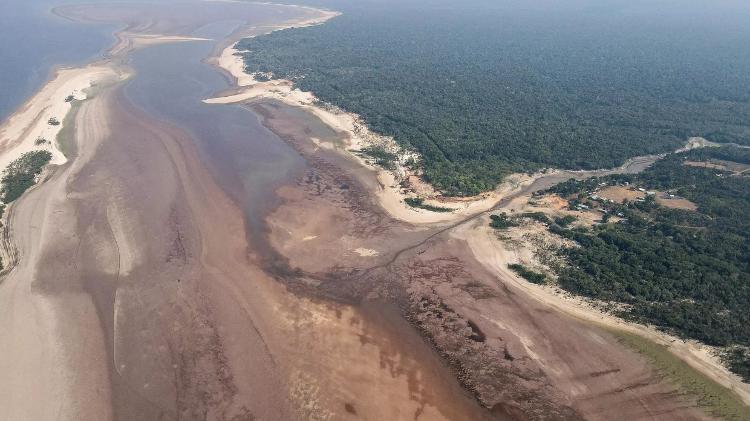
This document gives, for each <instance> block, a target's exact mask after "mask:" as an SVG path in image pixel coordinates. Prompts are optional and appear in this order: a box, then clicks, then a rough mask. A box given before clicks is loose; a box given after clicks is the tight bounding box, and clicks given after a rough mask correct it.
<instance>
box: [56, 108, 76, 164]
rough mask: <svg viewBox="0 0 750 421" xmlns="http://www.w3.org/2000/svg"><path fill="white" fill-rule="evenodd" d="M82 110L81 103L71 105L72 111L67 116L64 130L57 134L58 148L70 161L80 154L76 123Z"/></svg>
mask: <svg viewBox="0 0 750 421" xmlns="http://www.w3.org/2000/svg"><path fill="white" fill-rule="evenodd" d="M80 108H81V101H72V102H71V103H70V111H68V114H67V115H66V116H65V120H64V121H63V127H62V129H60V132H58V133H57V147H58V148H59V149H60V152H62V153H63V155H65V157H66V158H68V159H71V158H73V157H75V155H76V153H77V152H78V151H77V150H76V149H77V148H76V139H75V121H76V115H77V114H78V110H79V109H80Z"/></svg>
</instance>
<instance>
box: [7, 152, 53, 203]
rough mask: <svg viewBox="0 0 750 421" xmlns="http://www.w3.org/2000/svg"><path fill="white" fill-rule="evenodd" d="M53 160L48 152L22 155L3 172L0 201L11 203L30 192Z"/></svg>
mask: <svg viewBox="0 0 750 421" xmlns="http://www.w3.org/2000/svg"><path fill="white" fill-rule="evenodd" d="M51 159H52V154H51V153H50V152H48V151H43V150H39V151H31V152H26V153H24V154H23V155H21V157H20V158H18V159H16V160H15V161H13V162H11V163H10V164H9V165H8V167H7V168H6V169H5V170H4V171H3V176H2V179H0V183H2V187H0V199H2V201H3V203H6V204H7V203H10V202H12V201H14V200H16V199H18V198H19V197H21V195H22V194H23V193H24V192H25V191H26V190H28V189H29V188H30V187H31V186H33V185H34V184H35V183H36V176H37V175H39V174H40V173H41V172H42V168H44V166H45V165H47V164H48V163H49V162H50V160H51Z"/></svg>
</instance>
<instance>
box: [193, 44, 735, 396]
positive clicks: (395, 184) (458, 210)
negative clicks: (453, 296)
mask: <svg viewBox="0 0 750 421" xmlns="http://www.w3.org/2000/svg"><path fill="white" fill-rule="evenodd" d="M239 54H240V52H239V51H237V50H236V48H235V45H231V46H229V47H227V48H226V49H224V50H223V51H222V52H221V54H220V55H219V57H218V58H217V60H216V61H215V64H216V65H218V66H220V67H221V68H223V69H224V70H225V71H226V72H228V73H229V74H230V75H232V76H233V78H234V79H235V81H236V84H237V86H238V87H239V88H240V89H237V90H236V91H234V92H231V93H230V94H228V95H224V96H221V97H217V98H210V99H206V100H205V101H204V102H206V103H214V104H231V103H244V102H248V101H251V102H252V101H255V100H260V99H272V100H277V101H280V102H283V103H284V104H287V105H290V106H294V107H299V108H302V109H304V110H306V111H308V112H309V113H311V114H313V115H315V116H316V117H318V118H319V119H320V120H321V121H322V122H324V123H325V124H326V125H328V126H329V127H331V128H332V129H334V130H335V131H337V132H339V133H343V134H345V137H346V138H347V140H348V145H347V146H346V148H345V152H346V153H347V154H348V155H349V157H350V158H352V159H353V160H356V161H357V162H359V163H360V164H361V165H362V166H364V167H367V168H369V169H371V170H373V171H375V172H376V174H377V178H378V181H379V184H380V188H379V189H378V190H377V191H376V192H374V193H375V195H376V197H377V199H378V203H379V204H380V206H381V207H382V208H383V209H384V210H386V212H387V213H388V215H389V216H390V217H393V218H395V219H397V220H400V221H404V222H408V223H411V224H435V223H448V222H453V221H461V220H463V219H466V218H468V217H471V216H472V215H477V214H480V213H482V212H486V211H488V210H491V209H493V208H495V207H496V206H497V205H498V203H499V202H500V201H501V200H502V199H503V198H505V197H509V196H511V195H519V194H521V193H524V191H530V190H531V189H530V187H531V186H538V187H536V189H541V188H545V187H548V186H551V185H553V184H555V183H557V182H559V181H564V180H565V179H567V178H571V177H574V178H586V177H590V176H602V175H607V174H614V173H631V172H638V171H641V170H642V169H644V168H646V167H647V166H649V165H650V164H652V163H653V162H654V161H656V160H657V159H659V158H660V157H659V156H647V157H638V158H634V159H632V160H629V161H628V162H626V163H625V164H624V165H623V166H621V167H619V168H614V169H603V170H598V171H558V170H554V171H545V172H543V173H537V174H533V175H515V176H513V177H511V178H510V179H509V180H508V181H507V182H505V183H503V184H501V185H500V186H499V187H498V189H496V190H495V191H493V192H490V193H487V194H484V195H482V196H481V197H478V198H469V199H466V200H463V201H452V202H450V201H449V202H446V201H427V203H430V204H434V205H436V206H444V207H450V208H453V209H455V210H454V211H453V212H450V213H436V212H428V211H423V210H418V209H415V208H412V207H409V206H407V205H405V203H404V198H406V197H409V195H406V194H404V192H403V191H402V189H401V188H400V186H399V182H400V180H402V179H403V178H405V177H409V174H405V173H404V172H403V171H402V172H401V173H398V172H396V173H395V174H394V173H393V172H389V171H384V170H382V169H380V168H376V167H374V166H373V165H372V164H371V163H369V162H368V161H367V160H366V159H363V158H362V157H361V156H360V155H359V154H357V153H356V151H358V150H360V149H362V148H363V147H364V146H367V145H372V144H387V145H391V144H393V140H392V139H384V138H382V137H380V136H377V135H376V134H374V133H372V132H370V131H369V130H368V129H367V127H366V126H365V125H364V124H363V123H362V122H361V120H360V119H359V118H358V117H357V116H356V115H353V114H351V113H346V112H343V111H342V110H339V109H336V108H334V107H325V106H320V105H319V103H318V101H317V100H316V98H315V96H314V95H313V94H312V93H310V92H303V91H301V90H299V89H296V88H294V86H293V83H292V82H290V81H286V80H272V81H268V82H259V81H257V80H255V79H254V78H253V76H252V75H250V74H248V73H246V72H245V71H244V63H243V61H242V58H241V56H240V55H239ZM313 140H314V139H313ZM320 146H321V147H330V146H326V145H324V144H321V145H320ZM705 146H709V145H707V144H706V142H702V141H701V140H700V139H697V138H691V139H689V141H688V142H687V144H686V146H685V147H683V148H680V149H679V150H678V152H679V151H682V150H688V149H691V148H695V147H705ZM428 188H429V186H428V187H427V189H426V195H427V196H428V197H429V196H436V195H435V194H434V191H430V190H429V189H428ZM423 189H424V187H423ZM468 225H469V224H467V225H463V226H459V227H458V228H457V229H456V231H455V235H457V236H458V237H459V238H462V239H463V240H465V241H467V243H468V244H469V246H470V249H471V252H472V254H473V255H474V256H475V257H476V258H477V259H478V260H479V261H480V262H481V263H482V264H483V265H484V266H485V267H486V268H487V269H489V270H490V271H491V272H492V273H495V274H496V275H497V276H498V277H500V278H502V279H503V280H504V281H506V282H510V283H512V284H513V285H514V287H517V288H518V289H520V290H522V291H523V292H524V293H526V294H528V295H529V297H531V298H533V299H535V300H537V301H539V302H540V303H544V304H545V305H548V306H550V307H552V308H554V309H555V310H558V311H560V312H561V313H563V314H566V315H570V316H572V317H574V318H575V319H578V320H582V321H585V322H587V323H594V324H595V325H598V326H603V327H606V328H609V329H619V330H624V331H627V332H632V333H635V334H638V335H639V336H641V337H643V338H646V339H648V340H651V341H654V342H656V343H658V344H662V345H666V346H668V347H669V349H670V351H671V352H672V353H673V354H674V355H675V356H677V357H678V358H680V359H682V360H683V361H685V362H687V363H688V364H689V365H690V366H691V367H693V368H694V369H696V370H698V371H699V372H701V373H703V374H704V375H706V376H707V377H709V378H710V379H712V380H714V381H716V382H717V383H719V384H721V385H723V386H725V387H727V388H729V389H731V390H734V391H735V392H736V393H737V394H738V395H739V396H740V397H741V399H742V400H743V401H745V402H746V403H748V404H750V388H748V385H747V384H745V383H743V382H742V381H741V380H740V379H739V378H738V377H737V376H735V375H733V374H731V373H729V372H728V371H727V370H726V368H724V367H723V365H722V364H721V362H720V361H719V359H718V358H717V357H716V356H715V355H714V354H713V353H712V352H711V349H710V348H709V347H706V346H704V345H702V344H699V343H697V342H694V341H682V340H679V339H677V338H674V337H672V336H669V335H666V334H664V333H661V332H658V331H657V330H655V329H653V328H649V327H646V326H641V325H636V324H633V323H628V322H625V321H623V320H621V319H619V318H616V317H613V316H610V315H606V314H604V313H602V312H601V311H599V310H598V309H596V308H594V307H593V306H591V305H588V304H587V303H585V302H584V301H583V300H579V299H575V298H572V297H563V296H561V295H560V294H558V293H555V292H553V291H552V290H551V289H545V288H543V287H539V286H536V285H532V284H529V283H528V282H525V281H523V280H520V279H519V278H518V276H517V275H515V274H514V273H512V272H510V271H509V270H508V269H507V264H508V263H512V262H513V257H511V256H509V255H508V254H507V253H505V252H503V251H502V250H501V248H502V247H501V244H500V243H499V242H498V241H497V240H496V239H495V238H491V237H492V233H491V232H489V230H488V229H487V228H486V227H482V228H477V229H472V230H468V231H467V228H466V227H467V226H468ZM485 225H486V224H485ZM316 234H318V233H316ZM316 238H318V237H317V235H309V236H307V237H305V239H306V241H312V240H315V239H316ZM356 250H359V251H362V253H359V252H358V253H359V254H360V256H362V257H364V256H368V257H369V256H373V255H375V254H374V253H372V252H371V251H372V249H369V248H360V249H356ZM356 250H355V251H356ZM364 251H367V252H364Z"/></svg>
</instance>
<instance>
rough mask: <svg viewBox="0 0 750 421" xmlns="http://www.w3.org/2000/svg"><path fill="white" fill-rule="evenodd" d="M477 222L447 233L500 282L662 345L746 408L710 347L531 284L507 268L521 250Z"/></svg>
mask: <svg viewBox="0 0 750 421" xmlns="http://www.w3.org/2000/svg"><path fill="white" fill-rule="evenodd" d="M481 221H482V222H483V223H482V224H481V225H480V226H477V225H476V224H474V225H471V226H461V227H457V229H456V230H454V231H453V232H452V233H451V235H453V236H454V237H456V238H458V239H461V240H463V241H465V242H466V244H467V246H468V247H469V248H470V249H471V253H472V255H473V256H474V258H475V259H476V260H477V261H478V262H479V263H480V264H481V265H482V266H484V267H485V269H487V270H488V271H490V273H492V274H493V275H494V276H496V277H497V278H499V279H500V280H501V282H506V283H509V284H511V285H513V286H514V287H516V288H518V289H519V290H521V291H524V292H525V293H526V294H527V295H528V296H529V297H531V298H532V299H534V300H536V301H538V302H540V303H543V304H545V305H548V306H550V307H552V308H554V309H555V310H558V311H560V312H561V313H563V314H566V315H568V316H571V317H573V318H575V319H577V320H581V321H584V322H587V323H591V324H593V325H595V326H599V327H602V328H604V329H608V330H612V331H615V332H624V333H630V334H634V335H636V336H638V337H640V338H642V339H643V340H646V341H650V342H653V343H655V344H657V345H660V346H664V347H666V349H667V350H668V351H669V353H670V354H671V355H672V356H673V357H674V358H676V359H678V360H680V361H682V362H684V363H686V364H687V365H688V366H690V367H691V368H692V369H693V370H695V371H696V372H698V373H700V374H701V375H703V376H705V377H706V378H707V379H708V380H710V381H713V382H715V383H717V384H718V385H720V386H722V387H724V388H726V389H728V390H729V391H731V392H733V393H735V394H736V395H737V397H738V398H739V399H740V400H741V401H742V402H743V403H744V404H745V405H747V406H748V407H750V385H748V384H747V383H744V382H743V381H742V380H741V379H740V378H739V376H737V375H736V374H733V373H731V372H730V371H729V370H728V369H727V368H726V367H725V366H724V365H723V364H722V362H721V360H720V359H719V358H718V356H717V355H716V354H715V352H714V351H715V349H714V348H713V347H711V346H709V345H706V344H703V343H701V342H698V341H696V340H691V339H682V338H679V337H677V336H674V335H671V334H669V333H667V332H664V331H660V330H658V329H657V328H656V327H654V326H650V325H644V324H640V323H636V322H630V321H627V320H625V319H622V318H619V317H617V316H614V315H612V314H610V313H607V312H605V311H603V310H601V309H600V308H598V307H597V306H596V304H597V303H596V302H594V301H590V300H587V299H585V298H583V297H579V296H576V295H574V294H571V293H568V292H565V291H563V290H561V289H560V288H559V287H556V286H552V285H547V286H542V285H535V284H532V283H531V282H529V281H526V280H525V279H523V278H522V277H521V276H520V275H518V274H516V273H515V272H513V271H512V270H510V269H508V268H507V264H509V263H517V262H518V261H519V260H524V259H523V257H522V256H523V255H524V251H525V249H524V250H508V249H506V248H505V247H504V244H503V243H502V242H500V240H498V239H497V238H495V237H494V236H495V233H494V232H493V231H492V229H491V228H490V227H489V221H485V220H484V219H482V220H481Z"/></svg>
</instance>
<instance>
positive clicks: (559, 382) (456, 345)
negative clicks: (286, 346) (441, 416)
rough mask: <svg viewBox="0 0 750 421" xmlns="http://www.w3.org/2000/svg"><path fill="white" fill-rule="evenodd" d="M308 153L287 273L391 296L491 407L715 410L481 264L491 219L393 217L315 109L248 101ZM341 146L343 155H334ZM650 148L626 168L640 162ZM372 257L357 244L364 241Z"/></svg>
mask: <svg viewBox="0 0 750 421" xmlns="http://www.w3.org/2000/svg"><path fill="white" fill-rule="evenodd" d="M249 106H250V107H252V108H253V109H254V110H256V112H258V113H259V114H261V115H262V116H263V122H264V124H265V125H266V126H267V127H269V128H270V129H271V130H273V131H274V132H275V133H277V134H278V135H279V136H281V137H282V138H283V139H285V140H286V141H287V142H289V143H290V144H292V145H294V146H295V148H297V150H298V151H300V152H301V153H302V154H303V155H304V156H305V157H306V159H307V160H308V162H310V163H311V167H312V168H311V170H310V171H309V174H308V175H307V176H306V177H305V178H304V179H303V180H301V181H300V183H299V184H298V186H296V187H285V188H283V189H282V190H281V191H280V194H281V195H282V197H283V198H284V199H285V203H284V204H283V205H282V206H280V207H279V208H278V209H277V210H276V211H275V212H274V213H272V214H271V215H270V216H269V218H268V220H269V226H270V241H271V244H273V245H274V247H275V248H276V250H277V251H278V252H279V253H280V254H282V255H283V256H285V257H286V258H287V259H288V260H287V261H286V263H287V264H288V265H289V270H288V273H290V274H295V275H296V277H297V279H298V281H299V282H302V283H304V284H305V285H306V286H308V287H309V288H310V289H312V290H316V291H317V292H319V293H321V294H325V295H326V296H337V294H338V296H339V297H340V298H342V299H346V300H352V301H359V302H365V303H366V302H368V301H369V300H372V299H377V300H382V299H387V300H391V301H393V302H396V303H398V304H399V306H400V309H401V314H402V316H403V317H405V318H406V319H407V320H409V321H410V322H411V324H412V325H413V326H415V327H416V328H417V329H419V330H420V331H421V332H422V333H423V335H424V336H425V337H426V338H427V339H428V340H429V341H430V342H431V343H432V345H433V346H434V348H435V349H436V350H437V351H438V352H439V353H440V354H441V355H442V356H443V357H444V359H445V360H446V361H447V362H448V363H449V365H450V366H451V367H452V369H453V370H454V373H455V375H456V376H457V378H458V379H459V380H460V381H461V382H462V384H463V385H464V386H465V387H466V388H467V389H468V390H470V391H472V393H473V394H474V395H475V397H476V398H477V399H478V401H479V402H481V403H482V404H483V405H484V406H485V407H486V408H488V409H489V410H490V412H491V414H493V415H498V416H500V415H502V416H506V417H511V418H515V419H581V418H584V419H607V418H611V417H612V416H613V415H616V416H617V417H626V418H628V419H652V418H653V417H655V416H658V417H660V418H661V419H708V418H710V416H708V415H706V414H704V413H703V412H702V410H701V409H700V408H699V407H698V403H697V401H696V398H695V397H691V396H685V395H683V394H681V393H680V392H679V390H678V389H677V388H676V386H675V385H672V384H670V383H669V381H668V380H666V379H663V378H662V377H661V376H660V375H659V374H658V373H657V372H656V371H654V369H653V368H652V367H651V366H650V365H649V363H648V361H647V360H646V359H645V358H644V357H643V356H641V355H639V354H637V353H636V352H633V351H631V350H629V349H627V348H625V347H624V346H623V345H622V344H621V343H620V342H618V340H617V339H616V338H615V337H614V336H612V335H611V334H609V333H608V332H607V331H605V330H603V329H601V328H599V327H597V326H595V325H592V324H589V323H587V322H585V321H582V320H579V319H576V318H573V317H570V316H568V315H567V314H566V313H564V312H560V311H558V310H557V309H556V308H555V307H553V306H550V305H547V304H545V303H543V302H540V301H538V300H536V299H535V298H534V297H532V296H528V295H527V294H526V292H525V291H524V290H521V289H518V288H516V286H515V284H514V283H513V282H511V281H510V280H509V279H504V278H502V277H500V278H498V277H496V276H495V275H494V274H493V273H491V272H488V270H487V268H485V266H483V265H482V264H480V262H478V261H477V260H476V259H475V257H474V255H473V251H472V250H471V249H470V248H469V246H468V244H467V243H466V241H465V240H464V239H463V238H462V236H461V235H469V234H460V235H458V237H456V234H455V233H457V232H458V233H461V232H464V233H466V232H467V230H469V228H471V227H473V226H475V225H477V224H485V223H486V221H484V217H483V216H481V215H478V216H476V217H474V218H469V219H468V220H465V221H461V222H459V223H456V224H453V225H448V226H445V225H441V224H436V225H422V226H413V225H410V224H407V223H404V222H400V221H397V220H394V219H392V218H389V217H388V214H387V213H386V212H384V211H383V210H382V209H381V208H380V207H379V206H378V202H377V200H375V199H374V198H373V197H372V196H371V195H368V192H369V191H371V189H372V188H373V186H376V184H375V183H376V182H374V181H373V180H374V176H373V174H372V172H371V170H368V169H366V168H364V167H361V166H359V165H357V163H356V162H355V163H353V162H352V160H351V159H350V158H349V157H348V156H347V154H346V153H344V152H343V151H342V150H341V148H340V147H338V146H337V145H338V144H339V143H340V142H341V139H340V137H339V136H340V134H336V133H334V135H329V136H328V137H325V136H324V135H323V133H322V132H321V130H320V128H319V127H318V125H319V124H321V122H320V121H317V120H316V119H315V118H314V117H312V116H309V115H307V116H306V117H303V116H300V115H299V114H295V113H294V112H290V111H289V110H287V109H286V108H285V107H286V106H285V105H280V104H278V103H274V102H268V101H266V100H263V101H254V102H252V103H250V105H249ZM339 152H341V153H339ZM650 160H651V158H648V159H644V160H636V161H634V162H633V163H632V165H631V166H630V167H626V168H624V169H625V170H636V171H637V170H638V169H639V166H643V165H647V164H648V162H652V161H650ZM570 176H576V177H586V176H587V174H583V173H567V174H564V175H562V174H559V173H558V174H554V175H552V176H550V177H546V178H541V179H539V180H537V181H536V182H534V183H532V184H531V185H529V186H528V187H526V188H525V189H523V190H522V191H520V192H518V193H516V194H513V195H511V196H508V197H506V198H505V199H504V200H502V201H501V202H500V203H499V204H497V205H496V207H498V208H499V207H503V206H507V205H509V204H511V203H512V202H513V200H514V199H515V198H516V197H519V198H520V197H523V196H524V195H525V194H528V193H530V192H532V191H534V190H538V189H543V188H546V187H548V186H551V185H553V184H554V183H556V182H559V181H561V180H564V179H567V178H568V177H570ZM359 248H361V249H367V250H376V251H378V254H377V255H369V256H363V255H361V254H358V253H353V251H354V250H357V249H359Z"/></svg>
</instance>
